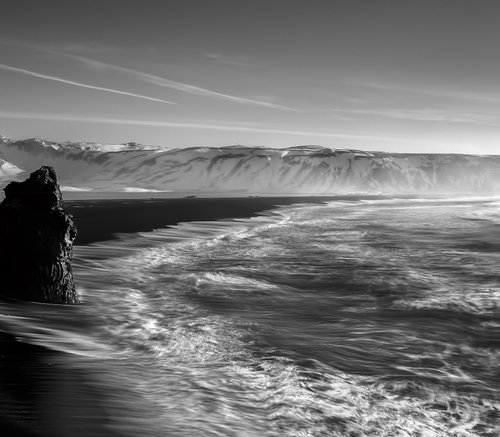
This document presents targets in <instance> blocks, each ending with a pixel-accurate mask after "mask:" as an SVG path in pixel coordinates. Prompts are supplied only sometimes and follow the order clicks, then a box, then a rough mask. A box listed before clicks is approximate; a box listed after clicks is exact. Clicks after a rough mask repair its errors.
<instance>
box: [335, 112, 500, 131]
mask: <svg viewBox="0 0 500 437" xmlns="http://www.w3.org/2000/svg"><path fill="white" fill-rule="evenodd" d="M332 112H333V113H334V115H335V116H336V115H337V114H351V115H369V116H373V115H374V116H377V117H384V118H392V119H397V120H409V121H424V122H425V121H428V122H436V123H469V124H475V125H478V126H492V127H497V126H500V117H499V116H498V115H496V114H489V113H483V112H470V111H468V112H466V111H458V112H457V111H443V110H435V109H382V108H381V109H343V108H334V109H332Z"/></svg>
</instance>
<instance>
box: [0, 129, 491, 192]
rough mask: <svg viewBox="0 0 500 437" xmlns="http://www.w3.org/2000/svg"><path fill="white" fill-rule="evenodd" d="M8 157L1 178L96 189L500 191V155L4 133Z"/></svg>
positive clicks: (1, 145) (2, 154) (0, 147)
mask: <svg viewBox="0 0 500 437" xmlns="http://www.w3.org/2000/svg"><path fill="white" fill-rule="evenodd" d="M0 159H1V160H2V161H1V162H2V163H1V164H0V169H1V170H0V181H1V180H2V179H5V178H6V177H16V176H17V175H21V174H24V172H31V171H33V170H34V169H37V168H39V167H40V166H42V165H50V166H52V167H54V169H55V170H56V172H57V174H58V178H59V180H60V183H61V185H63V186H69V187H72V189H76V190H78V189H79V187H81V188H82V189H85V190H91V191H118V192H123V191H131V190H132V191H133V190H138V191H148V190H149V191H152V192H153V191H194V192H201V193H213V192H218V193H226V192H227V193H230V192H242V193H248V194H273V193H280V194H342V193H352V192H363V193H377V194H380V193H382V194H384V193H387V194H391V193H439V192H457V193H462V192H472V193H481V192H485V193H491V192H495V193H496V192H500V156H498V155H470V154H467V155H465V154H442V153H441V154H431V153H387V152H378V151H363V150H355V149H336V148H329V147H323V146H315V145H299V146H291V147H286V148H279V149H278V148H268V147H251V146H242V145H232V146H221V147H209V146H194V147H187V148H166V147H161V146H145V145H142V144H138V143H135V142H129V143H124V144H101V143H90V142H63V143H57V142H55V141H45V140H42V139H39V138H31V139H26V140H10V139H7V138H5V137H1V141H0ZM4 168H5V170H3V169H4ZM8 169H10V170H9V171H8Z"/></svg>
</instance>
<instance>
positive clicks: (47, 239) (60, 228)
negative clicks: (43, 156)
mask: <svg viewBox="0 0 500 437" xmlns="http://www.w3.org/2000/svg"><path fill="white" fill-rule="evenodd" d="M4 191H5V199H4V200H3V202H2V204H1V205H0V245H1V246H0V294H2V295H4V296H8V297H13V298H16V299H26V300H33V301H39V302H51V303H78V296H77V294H76V290H75V285H74V283H73V274H72V272H71V258H72V255H73V241H74V239H75V237H76V228H75V225H74V224H73V219H72V217H71V215H69V214H67V213H66V212H65V211H64V209H63V207H62V196H61V191H60V189H59V185H58V184H57V179H56V173H55V171H54V169H53V168H52V167H41V168H40V169H39V170H37V171H35V172H33V173H31V175H30V177H29V179H26V180H25V181H24V182H11V183H10V184H9V185H7V186H6V187H5V189H4Z"/></svg>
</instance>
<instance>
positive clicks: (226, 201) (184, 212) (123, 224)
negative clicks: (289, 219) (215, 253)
mask: <svg viewBox="0 0 500 437" xmlns="http://www.w3.org/2000/svg"><path fill="white" fill-rule="evenodd" d="M383 197H384V196H374V195H372V196H365V197H361V196H293V197H292V196H281V197H228V198H222V197H219V198H205V197H197V198H181V199H179V198H170V199H115V200H110V199H106V200H104V199H95V200H69V201H66V202H65V205H66V208H67V210H68V212H69V213H71V214H73V216H74V220H75V224H76V227H77V229H78V236H77V238H76V241H75V244H77V245H85V244H90V243H94V242H97V241H103V240H109V239H112V238H113V235H114V234H116V233H129V232H148V231H153V230H155V229H158V228H162V227H168V226H173V225H176V224H178V223H181V222H192V221H211V220H220V219H228V218H250V217H253V216H255V215H257V214H259V213H262V212H264V211H266V210H270V209H273V208H275V207H277V206H279V205H292V204H294V203H321V202H326V201H328V200H353V199H358V200H359V199H362V198H366V199H377V198H383Z"/></svg>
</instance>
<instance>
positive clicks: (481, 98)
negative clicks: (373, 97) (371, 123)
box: [361, 83, 500, 104]
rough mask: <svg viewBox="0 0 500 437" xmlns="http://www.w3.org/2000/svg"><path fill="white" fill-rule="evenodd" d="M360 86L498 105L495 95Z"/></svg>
mask: <svg viewBox="0 0 500 437" xmlns="http://www.w3.org/2000/svg"><path fill="white" fill-rule="evenodd" d="M361 86H363V87H366V88H372V89H378V90H386V91H398V92H403V93H411V94H424V95H430V96H438V97H447V98H450V99H455V100H467V101H472V102H481V103H496V104H500V96H495V95H493V96H492V95H490V94H488V95H485V94H479V93H471V92H464V91H457V90H445V89H439V90H436V89H432V88H416V87H408V86H399V85H385V84H379V83H371V84H361Z"/></svg>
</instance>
